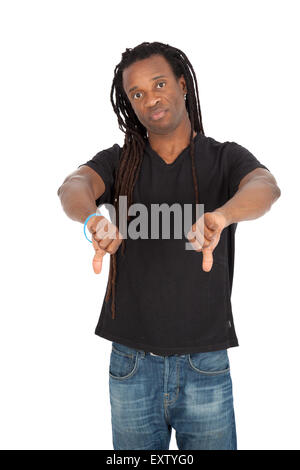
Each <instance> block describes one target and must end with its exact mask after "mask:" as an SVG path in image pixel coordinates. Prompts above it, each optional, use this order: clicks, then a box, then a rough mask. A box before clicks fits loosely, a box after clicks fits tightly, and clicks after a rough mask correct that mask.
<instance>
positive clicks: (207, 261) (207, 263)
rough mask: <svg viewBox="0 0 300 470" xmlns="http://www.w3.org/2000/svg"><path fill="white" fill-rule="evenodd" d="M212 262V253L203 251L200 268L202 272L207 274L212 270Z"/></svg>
mask: <svg viewBox="0 0 300 470" xmlns="http://www.w3.org/2000/svg"><path fill="white" fill-rule="evenodd" d="M213 262H214V258H213V253H212V251H211V250H206V249H205V248H204V249H203V263H202V268H203V271H206V272H209V271H210V270H211V268H212V265H213Z"/></svg>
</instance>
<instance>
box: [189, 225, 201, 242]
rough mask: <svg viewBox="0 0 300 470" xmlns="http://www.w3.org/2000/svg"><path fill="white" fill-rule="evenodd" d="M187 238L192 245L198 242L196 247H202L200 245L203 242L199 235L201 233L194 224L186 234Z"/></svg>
mask: <svg viewBox="0 0 300 470" xmlns="http://www.w3.org/2000/svg"><path fill="white" fill-rule="evenodd" d="M187 238H188V239H189V241H190V242H191V243H192V244H193V243H195V242H196V241H197V242H198V243H197V246H198V245H199V244H200V245H201V247H202V244H203V242H204V237H203V235H202V234H201V231H200V229H199V227H198V226H197V225H196V224H194V225H193V226H192V228H191V230H190V231H189V232H188V233H187Z"/></svg>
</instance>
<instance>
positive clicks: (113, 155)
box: [78, 144, 121, 206]
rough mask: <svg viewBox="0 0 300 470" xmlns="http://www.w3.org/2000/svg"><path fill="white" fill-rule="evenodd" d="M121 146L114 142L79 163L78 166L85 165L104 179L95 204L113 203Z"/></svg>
mask: <svg viewBox="0 0 300 470" xmlns="http://www.w3.org/2000/svg"><path fill="white" fill-rule="evenodd" d="M120 154H121V147H120V146H119V144H114V145H113V146H112V147H109V148H107V149H104V150H101V151H100V152H98V153H97V154H96V155H95V156H94V157H93V158H91V159H90V160H88V161H87V162H85V163H81V164H80V165H79V166H78V168H79V167H81V166H83V165H86V166H88V167H90V168H92V169H93V170H95V171H96V172H97V173H98V175H100V176H101V178H102V179H103V181H104V184H105V191H104V193H103V194H102V195H101V196H100V197H99V198H98V199H97V200H96V201H95V202H96V205H97V206H100V205H102V204H105V203H107V202H108V203H110V204H112V203H113V200H112V199H113V197H114V185H115V177H116V169H117V167H118V164H119V161H120Z"/></svg>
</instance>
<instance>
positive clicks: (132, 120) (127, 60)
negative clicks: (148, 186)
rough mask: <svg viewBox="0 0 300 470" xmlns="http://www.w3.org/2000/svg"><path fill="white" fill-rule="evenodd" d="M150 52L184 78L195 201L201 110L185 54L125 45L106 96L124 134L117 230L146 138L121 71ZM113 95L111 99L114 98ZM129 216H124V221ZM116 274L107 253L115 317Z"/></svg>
mask: <svg viewBox="0 0 300 470" xmlns="http://www.w3.org/2000/svg"><path fill="white" fill-rule="evenodd" d="M154 54H159V55H161V56H163V57H164V58H165V59H166V60H167V62H168V63H169V65H170V66H171V68H172V70H173V73H174V75H175V77H176V78H177V79H179V78H180V77H181V76H182V75H183V76H184V78H185V82H186V87H187V96H186V101H185V106H186V109H187V112H188V115H189V119H190V122H191V136H190V155H191V166H192V176H193V182H194V189H195V203H196V204H199V194H198V181H197V176H196V170H195V156H194V139H193V133H194V131H196V132H197V133H200V134H203V135H204V131H203V126H202V118H201V109H200V102H199V95H198V85H197V79H196V75H195V72H194V69H193V67H192V65H191V63H190V61H189V60H188V58H187V56H186V55H185V54H184V52H182V51H181V50H180V49H176V48H175V47H172V46H170V45H169V44H163V43H161V42H151V43H150V42H143V43H141V44H139V45H138V46H136V47H134V48H133V49H132V48H126V51H125V52H123V53H122V60H121V62H120V63H119V64H118V65H117V66H116V67H115V69H114V79H113V82H112V87H111V93H110V99H111V103H112V106H113V109H114V112H115V113H116V115H117V118H118V123H119V129H120V130H121V131H122V132H124V133H125V140H124V145H123V148H122V152H121V155H120V161H119V165H118V168H117V170H116V178H115V186H114V203H113V204H114V207H115V213H116V222H115V225H116V227H117V228H118V229H119V196H120V195H122V196H127V214H128V207H129V206H130V205H131V203H132V194H133V189H134V185H135V183H136V180H137V178H138V175H139V170H140V167H141V163H142V157H143V154H144V148H145V145H146V141H147V129H146V128H145V127H144V126H143V125H142V123H141V122H140V121H139V120H138V118H137V116H136V114H135V112H134V110H133V108H132V106H131V103H130V101H129V99H128V98H127V95H126V92H125V90H124V88H123V71H124V70H125V69H126V68H127V67H129V66H130V65H131V64H133V63H135V62H137V61H139V60H142V59H146V58H148V57H150V56H152V55H154ZM114 94H115V101H114ZM196 207H197V206H196ZM128 219H129V216H128V215H127V220H128ZM120 248H121V250H122V255H124V250H125V238H123V240H122V243H121V247H120ZM116 277H117V252H116V253H114V254H111V255H110V268H109V278H108V286H107V292H106V296H105V302H106V303H107V302H108V300H109V298H110V295H111V294H112V302H111V312H112V318H113V319H114V318H115V313H116V306H115V289H116Z"/></svg>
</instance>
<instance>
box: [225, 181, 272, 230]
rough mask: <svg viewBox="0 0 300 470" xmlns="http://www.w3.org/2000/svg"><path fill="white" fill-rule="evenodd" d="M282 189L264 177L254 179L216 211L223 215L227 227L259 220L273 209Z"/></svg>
mask: <svg viewBox="0 0 300 470" xmlns="http://www.w3.org/2000/svg"><path fill="white" fill-rule="evenodd" d="M279 196H280V189H279V188H278V186H277V185H276V184H273V183H271V182H270V181H267V180H266V179H265V178H263V177H257V178H253V179H252V180H250V181H248V183H246V184H245V185H244V186H242V187H241V189H239V190H238V191H237V192H236V193H235V195H234V196H233V197H232V198H231V199H229V201H227V202H226V203H225V204H224V205H223V206H221V207H219V208H218V209H216V212H219V213H222V214H223V216H224V217H225V220H226V225H225V227H227V226H228V225H230V224H233V223H237V222H241V221H243V220H252V219H257V218H258V217H261V216H262V215H264V214H265V213H266V212H267V211H269V210H270V209H271V206H272V204H273V203H274V202H275V201H276V200H277V199H278V198H279Z"/></svg>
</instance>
